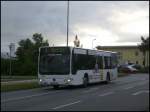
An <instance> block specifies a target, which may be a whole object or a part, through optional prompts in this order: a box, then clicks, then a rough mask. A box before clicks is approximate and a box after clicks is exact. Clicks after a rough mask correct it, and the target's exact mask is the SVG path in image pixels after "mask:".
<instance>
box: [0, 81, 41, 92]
mask: <svg viewBox="0 0 150 112" xmlns="http://www.w3.org/2000/svg"><path fill="white" fill-rule="evenodd" d="M39 87H40V85H39V84H38V82H21V83H13V84H2V83H1V92H8V91H16V90H26V89H33V88H39Z"/></svg>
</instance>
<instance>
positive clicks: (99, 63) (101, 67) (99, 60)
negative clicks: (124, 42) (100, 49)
mask: <svg viewBox="0 0 150 112" xmlns="http://www.w3.org/2000/svg"><path fill="white" fill-rule="evenodd" d="M97 63H98V67H99V69H103V59H102V56H98V61H97Z"/></svg>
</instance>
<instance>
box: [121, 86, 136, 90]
mask: <svg viewBox="0 0 150 112" xmlns="http://www.w3.org/2000/svg"><path fill="white" fill-rule="evenodd" d="M134 87H135V86H129V87H126V88H124V89H126V90H127V89H132V88H134Z"/></svg>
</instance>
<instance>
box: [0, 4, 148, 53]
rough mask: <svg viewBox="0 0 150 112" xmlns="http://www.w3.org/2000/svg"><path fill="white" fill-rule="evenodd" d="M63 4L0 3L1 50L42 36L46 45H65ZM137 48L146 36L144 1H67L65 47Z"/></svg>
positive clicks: (64, 5)
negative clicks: (75, 40) (34, 36)
mask: <svg viewBox="0 0 150 112" xmlns="http://www.w3.org/2000/svg"><path fill="white" fill-rule="evenodd" d="M66 27H67V1H1V51H9V49H8V45H9V44H10V43H11V42H13V43H15V44H16V46H17V43H18V42H19V41H20V40H21V39H26V38H32V35H33V33H36V32H37V33H42V35H43V36H44V38H45V39H48V41H49V44H50V46H52V45H53V44H54V45H66ZM76 34H77V35H78V38H79V39H80V42H81V44H83V47H84V48H91V47H92V40H93V39H96V40H94V41H93V46H94V47H95V46H97V45H101V46H110V45H137V44H138V43H140V41H141V40H140V36H141V35H143V36H149V2H148V1H133V2H132V1H70V16H69V45H70V46H73V41H74V38H75V35H76Z"/></svg>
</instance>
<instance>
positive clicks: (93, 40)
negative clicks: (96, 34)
mask: <svg viewBox="0 0 150 112" xmlns="http://www.w3.org/2000/svg"><path fill="white" fill-rule="evenodd" d="M94 40H96V39H93V40H92V49H93V41H94Z"/></svg>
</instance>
